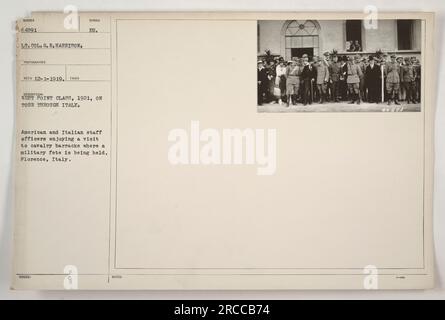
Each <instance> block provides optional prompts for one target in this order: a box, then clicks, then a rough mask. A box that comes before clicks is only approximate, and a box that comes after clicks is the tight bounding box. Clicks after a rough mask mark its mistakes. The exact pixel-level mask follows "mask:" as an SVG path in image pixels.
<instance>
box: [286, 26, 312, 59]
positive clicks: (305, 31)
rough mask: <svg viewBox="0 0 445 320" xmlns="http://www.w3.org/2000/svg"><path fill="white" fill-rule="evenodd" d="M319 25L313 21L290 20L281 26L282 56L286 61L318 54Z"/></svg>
mask: <svg viewBox="0 0 445 320" xmlns="http://www.w3.org/2000/svg"><path fill="white" fill-rule="evenodd" d="M319 32H320V25H319V24H318V22H317V21H314V20H291V21H286V22H285V24H284V26H283V31H282V34H283V37H284V56H285V58H286V60H290V59H292V58H293V57H301V56H302V55H303V54H307V55H308V56H309V58H312V57H313V56H318V55H319V54H320V38H319Z"/></svg>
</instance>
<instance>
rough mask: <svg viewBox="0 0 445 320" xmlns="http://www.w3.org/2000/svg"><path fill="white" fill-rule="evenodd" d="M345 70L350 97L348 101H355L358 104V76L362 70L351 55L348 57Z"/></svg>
mask: <svg viewBox="0 0 445 320" xmlns="http://www.w3.org/2000/svg"><path fill="white" fill-rule="evenodd" d="M347 70H348V71H347V74H348V77H347V79H346V82H347V84H348V91H349V94H350V97H351V98H352V100H351V102H349V103H350V104H352V103H354V102H357V104H360V77H361V76H362V71H361V69H360V67H359V66H358V65H357V64H356V63H355V61H354V58H352V57H349V59H348V63H347Z"/></svg>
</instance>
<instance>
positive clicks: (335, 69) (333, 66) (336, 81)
mask: <svg viewBox="0 0 445 320" xmlns="http://www.w3.org/2000/svg"><path fill="white" fill-rule="evenodd" d="M340 73H341V68H340V63H339V62H338V56H337V55H333V56H332V62H331V63H330V64H329V77H330V79H331V80H330V83H331V99H332V101H334V102H338V96H339V93H340V90H339V89H340Z"/></svg>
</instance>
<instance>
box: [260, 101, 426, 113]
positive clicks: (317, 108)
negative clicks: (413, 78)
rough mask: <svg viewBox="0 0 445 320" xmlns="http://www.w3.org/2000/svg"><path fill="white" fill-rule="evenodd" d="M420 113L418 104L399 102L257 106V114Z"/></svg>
mask: <svg viewBox="0 0 445 320" xmlns="http://www.w3.org/2000/svg"><path fill="white" fill-rule="evenodd" d="M413 111H417V112H419V111H420V104H419V103H417V104H407V103H405V102H401V104H400V106H398V105H395V104H391V105H390V106H388V104H387V103H379V104H376V103H363V102H362V103H361V104H359V105H358V104H348V103H347V102H337V103H324V104H319V103H315V104H312V105H307V106H304V105H303V104H301V103H299V104H297V105H296V106H293V105H291V106H290V107H287V106H286V105H285V104H283V105H279V104H277V103H276V104H263V105H262V106H258V112H413Z"/></svg>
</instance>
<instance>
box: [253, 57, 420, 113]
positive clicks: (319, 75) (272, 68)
mask: <svg viewBox="0 0 445 320" xmlns="http://www.w3.org/2000/svg"><path fill="white" fill-rule="evenodd" d="M420 79H421V72H420V62H419V60H418V59H417V58H416V57H405V58H403V57H397V56H396V55H394V54H392V55H391V56H390V58H388V55H386V54H382V55H381V56H378V55H375V56H373V55H371V56H363V55H359V54H355V55H344V56H341V57H340V56H338V55H337V54H330V53H329V52H326V53H325V54H324V55H323V57H322V58H319V57H313V58H312V61H310V59H309V57H308V55H307V54H304V55H303V56H302V57H301V58H297V57H296V58H293V59H292V60H291V61H288V62H286V61H284V59H283V58H282V57H275V58H274V59H269V61H267V60H259V61H258V104H259V105H262V104H263V103H279V104H285V105H286V106H290V105H291V104H293V105H296V104H298V103H303V104H304V105H307V104H312V103H313V102H318V103H324V102H327V101H329V102H340V101H349V103H351V104H353V103H357V104H360V103H361V102H362V101H365V102H369V103H380V102H382V100H383V101H386V102H387V103H388V105H389V104H392V103H394V104H396V105H399V104H400V102H399V101H402V100H403V101H406V103H419V102H420ZM382 88H383V90H382ZM382 91H383V95H384V96H383V99H382Z"/></svg>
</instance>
